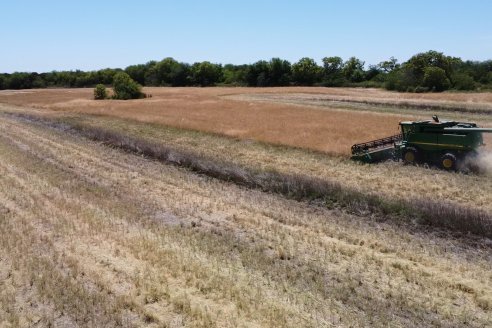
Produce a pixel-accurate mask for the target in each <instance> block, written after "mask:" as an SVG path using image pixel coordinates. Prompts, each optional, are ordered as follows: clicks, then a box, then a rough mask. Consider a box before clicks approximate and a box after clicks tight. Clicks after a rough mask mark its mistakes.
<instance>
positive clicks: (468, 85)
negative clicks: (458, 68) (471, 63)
mask: <svg viewBox="0 0 492 328" xmlns="http://www.w3.org/2000/svg"><path fill="white" fill-rule="evenodd" d="M453 81H454V89H456V90H475V88H476V87H477V86H476V83H475V81H474V80H473V78H472V77H471V76H470V75H468V74H465V73H458V74H456V75H454V76H453Z"/></svg>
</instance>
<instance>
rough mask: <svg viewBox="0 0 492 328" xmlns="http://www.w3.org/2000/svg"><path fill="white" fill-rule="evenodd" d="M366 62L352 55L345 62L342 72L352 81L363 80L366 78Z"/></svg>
mask: <svg viewBox="0 0 492 328" xmlns="http://www.w3.org/2000/svg"><path fill="white" fill-rule="evenodd" d="M364 64H365V63H364V62H363V61H361V60H360V59H358V58H356V57H350V58H349V60H347V61H346V62H345V63H344V64H343V68H342V72H343V75H344V76H345V78H346V79H347V80H349V81H350V82H361V81H363V80H364Z"/></svg>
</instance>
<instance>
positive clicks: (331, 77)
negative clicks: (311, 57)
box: [322, 56, 345, 87]
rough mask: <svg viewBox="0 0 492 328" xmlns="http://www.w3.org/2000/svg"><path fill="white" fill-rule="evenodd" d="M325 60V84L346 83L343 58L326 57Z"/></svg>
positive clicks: (338, 84) (337, 84)
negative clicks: (343, 72)
mask: <svg viewBox="0 0 492 328" xmlns="http://www.w3.org/2000/svg"><path fill="white" fill-rule="evenodd" d="M322 61H323V84H324V85H326V86H333V87H335V86H341V85H343V84H344V83H345V79H344V77H343V74H342V68H343V59H342V58H340V57H338V56H333V57H325V58H323V59H322Z"/></svg>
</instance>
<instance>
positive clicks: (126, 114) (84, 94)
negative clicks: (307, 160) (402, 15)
mask: <svg viewBox="0 0 492 328" xmlns="http://www.w3.org/2000/svg"><path fill="white" fill-rule="evenodd" d="M334 90H335V91H334ZM145 91H146V92H147V93H150V94H152V98H148V99H142V100H134V101H130V102H125V101H113V100H112V101H102V102H101V101H94V100H92V89H76V90H74V89H70V90H66V89H53V90H34V91H29V90H25V91H2V92H0V102H4V103H9V104H16V105H22V106H29V107H35V108H41V109H48V110H54V111H63V112H76V113H86V114H94V115H105V116H115V117H119V118H126V119H131V120H137V121H140V122H147V123H160V124H164V125H168V126H173V127H177V128H186V129H195V130H201V131H206V132H213V133H219V134H223V135H226V136H233V137H238V138H242V139H253V140H258V141H263V142H268V143H273V144H281V145H287V146H294V147H301V148H307V149H312V150H317V151H322V152H325V153H329V154H332V155H347V154H348V153H349V150H350V147H351V146H352V145H353V144H354V143H357V142H363V141H367V140H372V139H377V138H380V137H384V136H386V135H391V134H395V133H397V132H398V122H399V121H401V120H405V119H415V118H425V119H428V118H429V117H430V115H431V114H433V113H434V112H428V111H427V112H417V113H415V112H408V111H401V112H400V113H394V112H387V111H384V109H383V110H381V111H380V112H379V111H376V112H375V111H368V110H356V111H354V110H346V109H344V108H343V106H342V107H341V108H339V107H340V106H339V105H337V104H333V105H330V106H328V108H327V106H323V108H322V109H321V110H320V108H319V107H316V106H312V104H310V103H309V100H304V101H305V102H307V103H306V104H305V105H302V104H301V106H299V104H297V105H296V104H292V103H284V102H285V99H283V98H284V97H287V96H288V97H292V95H298V94H299V93H301V94H305V95H306V94H308V93H309V94H313V93H315V92H318V93H319V94H320V95H321V96H323V97H325V95H330V94H331V93H334V92H338V93H340V95H341V96H343V97H347V96H354V94H357V95H358V96H357V97H359V98H360V97H366V98H370V99H376V100H378V101H379V100H381V99H383V100H384V99H386V98H383V96H386V97H387V98H389V99H396V97H397V95H398V94H397V93H391V92H384V91H379V90H378V91H375V90H372V89H360V90H359V89H357V90H355V91H354V90H353V89H340V90H338V89H329V88H268V89H249V88H205V89H200V88H147V89H145ZM258 93H266V94H269V95H270V96H269V97H270V98H269V99H268V100H269V101H264V100H265V97H264V96H262V97H260V98H259V99H258ZM279 94H280V96H278V95H279ZM271 95H277V98H278V97H281V98H282V99H280V100H278V99H271V97H272V96H271ZM405 96H408V97H411V99H414V98H416V97H417V96H416V95H405ZM432 96H433V95H428V96H427V97H429V98H430V100H432V101H434V102H435V101H436V100H435V99H434V98H435V97H432ZM421 97H424V96H421ZM441 97H443V98H442V99H441V102H447V99H448V98H449V99H452V100H453V101H456V100H460V101H462V102H463V104H464V106H465V105H466V104H465V103H470V102H472V103H473V102H475V101H476V102H478V103H479V104H480V105H481V106H482V105H483V104H485V105H486V106H492V100H491V99H490V98H491V97H490V96H489V94H460V95H456V94H446V95H441ZM424 99H425V100H427V99H426V98H424ZM430 100H429V101H430ZM485 105H484V106H485ZM446 114H448V113H446ZM473 118H475V117H473ZM480 119H481V118H480ZM481 121H485V122H484V124H488V125H491V124H492V118H491V117H490V116H485V118H484V119H481Z"/></svg>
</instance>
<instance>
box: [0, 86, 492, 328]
mask: <svg viewBox="0 0 492 328" xmlns="http://www.w3.org/2000/svg"><path fill="white" fill-rule="evenodd" d="M146 91H147V92H150V93H151V94H152V95H153V97H152V98H147V99H142V100H137V101H128V102H121V101H112V100H111V101H93V100H91V99H90V98H91V96H92V90H88V89H83V90H78V89H71V90H25V91H3V92H0V103H2V104H0V159H1V160H0V326H4V325H5V326H38V327H45V326H55V327H59V326H63V327H77V326H80V327H85V326H108V327H111V326H124V327H139V326H150V327H162V326H165V327H182V326H187V327H197V326H198V327H214V326H216V327H279V326H281V327H331V326H334V327H361V326H377V327H383V326H384V327H387V326H408V327H411V326H420V327H421V326H446V327H460V326H469V327H488V326H491V325H492V289H491V286H492V275H491V272H492V240H491V237H492V205H491V204H492V180H491V179H492V170H491V171H486V172H484V173H483V174H458V173H450V172H444V171H440V170H436V169H430V168H426V167H413V166H404V165H401V163H382V164H379V165H361V164H357V163H354V162H351V161H349V160H348V159H347V158H346V156H345V155H346V154H347V149H346V147H348V148H350V146H351V144H352V143H353V142H355V141H365V140H366V139H368V138H369V139H370V138H372V137H378V136H381V134H382V136H385V135H387V134H391V133H393V132H395V131H394V130H395V129H396V125H397V122H398V120H400V119H402V118H404V119H408V118H418V117H427V116H428V113H427V112H426V110H425V109H419V108H402V112H401V113H397V109H398V107H395V108H393V109H391V110H389V109H388V108H386V107H377V108H376V106H374V105H371V104H358V105H357V106H362V108H359V107H355V106H353V107H351V108H348V107H346V106H345V107H344V106H341V105H340V106H338V104H335V103H330V105H326V104H323V105H322V106H318V105H316V104H310V103H309V102H310V101H311V100H309V99H311V98H310V97H311V96H308V93H311V94H315V96H316V97H324V96H323V95H321V96H320V94H322V93H324V94H327V95H328V94H331V93H335V94H338V96H341V95H343V94H344V93H347V94H350V93H351V92H354V93H355V92H361V93H362V94H364V95H365V96H367V97H369V96H371V97H373V98H374V97H376V96H373V94H374V95H375V94H384V95H385V97H396V96H395V95H393V93H387V92H382V91H376V90H352V89H325V88H285V89H280V88H274V89H245V88H210V89H194V88H189V89H179V88H177V89H171V88H150V89H147V90H146ZM337 92H338V93H337ZM268 94H270V96H265V95H268ZM299 95H301V96H299ZM396 95H398V94H396ZM352 96H354V97H355V95H354V94H352ZM403 96H404V97H409V98H412V97H417V95H403ZM439 96H440V97H441V98H440V100H436V99H434V98H435V97H436V95H425V96H423V97H428V98H429V100H433V101H434V100H436V101H447V100H446V99H447V97H450V99H451V97H453V98H452V101H465V102H466V101H472V102H473V101H479V102H485V103H487V102H490V100H489V98H487V97H488V94H461V95H454V94H441V95H439ZM248 97H250V98H248ZM269 97H270V98H269ZM271 97H274V98H271ZM291 97H294V98H295V99H296V102H297V101H298V99H299V97H300V98H302V99H301V100H302V103H293V102H292V98H291ZM459 97H462V98H459ZM466 97H469V98H466ZM246 98H248V99H246ZM267 98H268V99H267ZM431 98H432V99H431ZM286 99H287V100H286ZM470 99H471V100H470ZM448 100H449V99H448ZM450 101H451V100H450ZM332 105H333V106H332ZM439 115H450V116H452V115H456V116H460V117H466V118H470V119H474V120H475V121H477V123H479V124H481V125H486V126H490V124H491V121H492V118H491V117H490V116H489V114H487V113H475V112H470V111H468V112H463V113H453V112H450V111H448V109H441V111H440V112H439ZM275 118H276V119H277V121H275ZM365 119H367V120H369V121H368V122H373V123H374V122H380V125H378V126H377V128H374V130H371V131H365V132H364V133H366V134H365V135H364V136H363V137H362V138H363V139H362V140H357V138H358V132H357V129H360V125H361V124H360V123H359V122H364V120H365ZM371 120H372V121H371ZM393 120H394V121H393ZM275 123H276V124H275ZM329 124H332V125H329ZM341 124H346V125H347V127H348V130H347V129H341V128H340V127H339V126H338V125H341ZM325 125H326V126H331V127H332V128H333V129H331V130H329V129H326V126H325ZM240 128H242V130H241V131H239V129H240ZM311 130H313V131H311ZM363 130H369V129H368V127H366V126H364V127H363ZM288 131H297V133H301V132H300V131H304V133H305V135H304V136H305V138H304V139H306V138H307V139H306V140H304V139H302V138H298V136H295V135H289V134H288V133H287V132H288ZM209 132H213V133H209ZM315 132H316V133H318V134H319V135H316V133H315ZM231 136H232V137H233V138H231ZM319 138H325V139H323V140H322V142H321V141H320V140H319ZM337 138H338V139H337ZM340 138H342V139H344V141H343V142H345V144H343V142H342V139H340ZM345 139H347V140H350V141H347V140H345ZM302 142H304V143H302ZM292 146H295V147H292ZM312 150H317V151H312ZM320 151H321V152H320Z"/></svg>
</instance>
